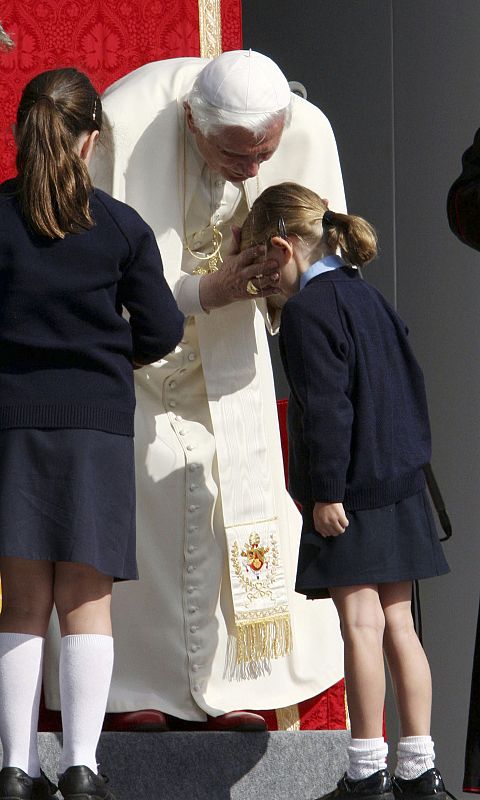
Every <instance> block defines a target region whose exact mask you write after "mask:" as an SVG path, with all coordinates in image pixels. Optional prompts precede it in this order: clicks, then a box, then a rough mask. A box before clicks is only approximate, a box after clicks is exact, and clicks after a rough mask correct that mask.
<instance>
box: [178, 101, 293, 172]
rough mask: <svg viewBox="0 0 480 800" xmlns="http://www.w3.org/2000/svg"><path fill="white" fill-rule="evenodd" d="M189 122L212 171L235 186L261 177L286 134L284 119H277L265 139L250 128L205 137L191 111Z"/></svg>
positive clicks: (265, 134)
mask: <svg viewBox="0 0 480 800" xmlns="http://www.w3.org/2000/svg"><path fill="white" fill-rule="evenodd" d="M187 123H188V126H189V128H190V130H191V131H192V133H193V134H194V136H195V139H196V142H197V146H198V149H199V151H200V153H201V154H202V156H203V158H204V159H205V161H206V162H207V164H208V166H209V167H210V169H211V170H212V171H213V172H219V173H220V175H222V176H223V177H224V178H225V179H226V180H227V181H232V182H234V183H235V182H237V181H244V180H246V179H247V178H253V177H254V176H255V175H257V173H258V170H259V167H260V164H261V163H262V161H268V159H269V158H271V157H272V156H273V154H274V152H275V150H276V149H277V147H278V145H279V143H280V139H281V136H282V133H283V119H282V118H280V119H277V120H275V121H274V122H273V123H272V124H271V125H270V126H269V127H268V128H267V130H266V131H265V133H264V134H263V136H262V137H258V136H257V135H255V134H253V133H252V132H251V131H249V130H247V129H246V128H240V127H233V126H232V127H231V126H228V127H226V128H223V129H222V130H220V131H219V132H217V133H213V134H210V135H209V136H204V135H203V134H202V133H201V132H200V131H199V130H198V128H197V127H196V126H195V124H194V122H193V120H192V118H191V115H190V113H189V110H188V109H187Z"/></svg>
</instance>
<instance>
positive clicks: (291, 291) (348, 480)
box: [241, 183, 448, 800]
mask: <svg viewBox="0 0 480 800" xmlns="http://www.w3.org/2000/svg"><path fill="white" fill-rule="evenodd" d="M254 242H255V243H261V242H265V243H267V255H266V257H267V258H268V259H276V260H277V263H278V265H279V273H280V279H279V286H280V288H281V290H282V292H283V294H284V296H285V297H286V298H287V301H286V303H285V304H284V306H283V311H282V322H281V327H280V353H281V356H282V361H283V365H284V368H285V373H286V376H287V379H288V382H289V385H290V390H291V394H290V399H289V406H288V429H289V430H288V433H289V483H290V492H291V494H292V495H293V497H294V499H295V500H297V502H298V503H299V504H300V505H301V506H302V514H303V529H302V537H301V543H300V552H299V560H298V568H297V580H296V591H297V592H300V593H301V594H304V595H305V596H306V597H307V598H309V599H312V600H318V599H321V598H325V597H329V596H331V597H332V599H333V601H334V603H335V606H336V608H337V611H338V614H339V618H340V624H341V630H342V635H343V639H344V645H345V684H346V692H347V699H348V707H349V714H350V721H351V734H352V739H351V742H350V744H349V747H348V769H347V772H346V773H345V775H344V777H343V778H342V779H341V780H340V781H339V783H338V785H337V788H336V789H334V790H333V791H332V792H330V793H329V794H328V795H325V796H324V797H323V798H322V800H347V799H348V798H352V797H357V798H363V800H367V798H368V800H394V798H395V800H400V798H403V800H427V798H428V800H434V799H436V800H445V787H444V785H443V781H442V778H441V775H440V773H439V772H438V770H437V769H436V768H435V765H434V749H433V741H432V739H431V736H430V713H431V678H430V669H429V665H428V661H427V658H426V655H425V653H424V651H423V649H422V646H421V644H420V641H419V639H418V638H417V635H416V633H415V630H414V627H413V619H412V614H411V606H410V601H411V595H412V581H413V580H415V579H419V578H428V577H431V576H434V575H441V574H443V573H446V572H448V565H447V563H446V561H445V558H444V555H443V552H442V549H441V545H440V543H439V541H438V537H437V534H436V531H435V525H434V521H433V519H432V513H431V510H430V505H429V501H428V499H427V497H426V495H425V492H426V489H425V478H424V472H423V467H424V466H425V465H426V464H427V463H428V462H429V460H430V428H429V421H428V412H427V403H426V397H425V388H424V381H423V376H422V373H421V370H420V367H419V366H418V363H417V362H416V360H415V357H414V355H413V353H412V351H411V348H410V345H409V343H408V338H407V330H406V328H405V325H404V323H403V322H402V321H401V319H400V318H399V317H398V316H397V314H396V312H395V311H394V309H393V308H392V307H391V306H390V305H389V304H388V303H387V302H386V300H385V299H384V298H383V297H382V296H381V295H380V293H379V292H378V291H377V290H376V289H374V288H373V287H372V286H371V285H369V284H368V283H367V282H366V281H364V280H361V278H360V275H359V271H358V269H357V268H358V267H361V266H363V265H365V264H368V262H369V261H371V260H372V259H373V258H374V257H375V255H376V252H377V240H376V235H375V231H374V230H373V228H372V227H371V225H370V224H369V223H368V222H366V221H365V220H364V219H362V218H361V217H357V216H353V215H350V214H337V213H335V212H334V211H330V210H329V209H328V205H327V202H326V201H325V200H322V199H321V198H320V197H318V195H316V194H315V193H314V192H312V191H310V190H309V189H306V188H304V187H302V186H298V185H297V184H293V183H283V184H280V185H278V186H271V187H270V188H268V189H266V190H265V191H264V192H263V194H261V195H260V197H259V198H258V199H257V200H256V201H255V203H254V204H253V206H252V209H251V211H250V213H249V216H248V217H247V219H246V221H245V223H244V225H243V228H242V233H241V243H242V248H244V247H248V246H249V245H251V244H252V243H254ZM384 655H385V657H386V660H387V662H388V666H389V669H390V673H391V676H392V681H393V685H394V690H395V695H396V700H397V707H398V713H399V717H400V727H401V738H400V741H399V742H398V748H397V766H396V769H395V774H394V776H393V777H391V776H390V774H389V772H388V770H387V763H386V756H387V744H386V742H385V741H384V738H383V707H384V699H385V673H384Z"/></svg>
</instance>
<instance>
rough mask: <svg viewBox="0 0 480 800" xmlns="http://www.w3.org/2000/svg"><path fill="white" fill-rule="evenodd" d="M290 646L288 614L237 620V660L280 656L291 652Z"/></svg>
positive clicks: (259, 659) (290, 630) (291, 639)
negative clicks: (253, 619) (255, 620)
mask: <svg viewBox="0 0 480 800" xmlns="http://www.w3.org/2000/svg"><path fill="white" fill-rule="evenodd" d="M292 646H293V636H292V626H291V623H290V615H289V614H282V615H280V616H272V617H264V618H262V619H261V620H258V621H257V622H252V621H251V620H249V621H246V622H240V621H238V620H237V661H240V662H244V663H249V662H251V661H262V660H264V659H271V658H281V657H282V656H286V655H288V654H289V653H291V652H292Z"/></svg>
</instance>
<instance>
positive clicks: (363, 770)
mask: <svg viewBox="0 0 480 800" xmlns="http://www.w3.org/2000/svg"><path fill="white" fill-rule="evenodd" d="M347 752H348V769H347V775H348V777H349V778H350V779H351V780H353V781H359V780H361V779H362V778H368V777H369V776H370V775H373V773H374V772H378V770H379V769H386V768H387V755H388V745H387V743H386V741H385V740H384V738H383V736H380V737H379V738H378V739H351V740H350V744H349V746H348V747H347Z"/></svg>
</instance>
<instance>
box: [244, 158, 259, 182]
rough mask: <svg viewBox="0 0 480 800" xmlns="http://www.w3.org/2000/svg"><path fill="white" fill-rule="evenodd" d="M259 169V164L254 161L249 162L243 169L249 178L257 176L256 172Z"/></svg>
mask: <svg viewBox="0 0 480 800" xmlns="http://www.w3.org/2000/svg"><path fill="white" fill-rule="evenodd" d="M259 169H260V164H259V162H258V161H257V160H256V159H255V161H249V162H248V164H247V165H246V167H245V172H246V173H247V175H248V177H249V178H254V177H255V175H258V170H259Z"/></svg>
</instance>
